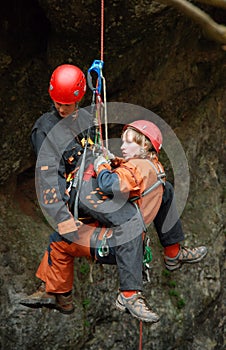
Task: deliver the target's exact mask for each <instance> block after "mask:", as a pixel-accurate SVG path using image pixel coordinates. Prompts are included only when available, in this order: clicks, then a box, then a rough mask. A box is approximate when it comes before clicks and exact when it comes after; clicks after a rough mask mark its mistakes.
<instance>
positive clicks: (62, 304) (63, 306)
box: [56, 293, 75, 314]
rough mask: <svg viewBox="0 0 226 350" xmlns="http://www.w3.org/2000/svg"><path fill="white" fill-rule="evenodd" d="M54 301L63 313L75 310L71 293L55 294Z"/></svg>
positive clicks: (70, 312)
mask: <svg viewBox="0 0 226 350" xmlns="http://www.w3.org/2000/svg"><path fill="white" fill-rule="evenodd" d="M56 302H57V303H56V309H57V310H58V311H60V312H62V313H63V314H72V312H74V310H75V308H74V305H73V298H72V293H71V294H69V295H67V296H65V295H63V294H56Z"/></svg>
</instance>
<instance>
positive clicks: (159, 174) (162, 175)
mask: <svg viewBox="0 0 226 350" xmlns="http://www.w3.org/2000/svg"><path fill="white" fill-rule="evenodd" d="M146 160H147V161H148V163H149V164H150V165H151V166H152V168H153V169H154V170H155V172H156V174H157V179H158V180H157V181H156V182H155V183H154V184H153V185H151V186H150V187H148V188H147V189H146V190H145V191H143V192H142V193H141V194H140V195H139V196H135V197H132V198H130V201H131V202H134V201H137V200H138V199H141V197H144V196H146V195H147V194H148V193H150V192H152V191H154V190H155V189H156V188H157V187H158V186H159V185H163V186H165V181H164V180H163V179H165V178H166V174H165V172H164V171H163V168H162V167H160V164H158V166H159V169H160V172H158V170H157V169H156V167H155V165H154V164H153V163H152V162H151V161H150V160H149V159H146Z"/></svg>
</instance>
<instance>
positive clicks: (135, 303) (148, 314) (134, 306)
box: [115, 292, 159, 323]
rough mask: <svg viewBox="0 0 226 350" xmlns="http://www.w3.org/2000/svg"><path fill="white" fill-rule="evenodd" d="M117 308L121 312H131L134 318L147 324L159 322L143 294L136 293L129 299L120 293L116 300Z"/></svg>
mask: <svg viewBox="0 0 226 350" xmlns="http://www.w3.org/2000/svg"><path fill="white" fill-rule="evenodd" d="M115 305H116V307H117V309H119V310H120V311H129V312H130V313H131V315H132V316H133V317H136V318H138V319H139V320H141V321H145V322H152V323H155V322H158V321H159V316H158V315H157V314H156V313H155V312H154V311H152V310H151V308H150V307H149V306H148V304H147V302H146V300H145V298H144V297H143V296H142V294H141V293H140V292H139V293H136V294H134V295H132V296H131V297H129V298H126V297H124V295H123V294H122V293H120V294H119V295H118V297H117V300H116V304H115Z"/></svg>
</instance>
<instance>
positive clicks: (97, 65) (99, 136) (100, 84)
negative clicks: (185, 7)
mask: <svg viewBox="0 0 226 350" xmlns="http://www.w3.org/2000/svg"><path fill="white" fill-rule="evenodd" d="M103 66H104V0H101V33H100V60H94V61H93V63H92V65H91V67H90V68H89V69H88V73H87V82H88V85H89V87H90V89H91V90H92V92H93V97H92V103H91V107H92V108H91V111H92V112H93V111H94V109H95V112H96V116H95V120H94V122H95V125H96V140H95V143H96V144H97V145H100V146H101V148H102V152H103V153H104V155H105V156H106V153H107V150H108V118H107V97H106V80H105V78H104V76H103ZM92 72H95V73H96V74H97V81H96V84H95V87H94V86H93V82H92V75H91V73H92ZM102 91H103V100H102V98H101V92H102ZM102 121H104V125H105V147H104V141H103V132H102V127H101V124H102Z"/></svg>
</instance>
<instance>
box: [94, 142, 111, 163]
mask: <svg viewBox="0 0 226 350" xmlns="http://www.w3.org/2000/svg"><path fill="white" fill-rule="evenodd" d="M94 153H97V154H100V153H101V154H102V155H104V156H105V157H106V159H108V160H111V159H114V158H115V155H114V154H113V153H111V152H110V151H109V150H108V149H107V148H105V147H102V146H100V145H95V147H94Z"/></svg>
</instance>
